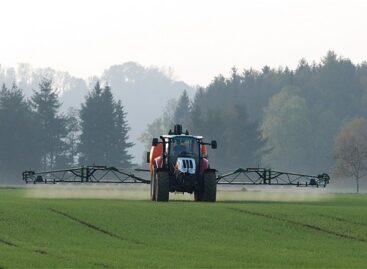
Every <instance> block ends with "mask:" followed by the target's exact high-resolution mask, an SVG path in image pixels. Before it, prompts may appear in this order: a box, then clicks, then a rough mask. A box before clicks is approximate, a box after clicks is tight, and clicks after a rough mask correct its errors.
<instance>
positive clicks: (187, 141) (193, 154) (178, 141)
mask: <svg viewBox="0 0 367 269" xmlns="http://www.w3.org/2000/svg"><path fill="white" fill-rule="evenodd" d="M199 149H200V147H199V144H198V142H197V141H196V139H194V138H191V137H174V138H172V139H171V144H170V155H171V156H172V157H173V158H174V159H177V158H178V157H190V158H195V159H198V158H199Z"/></svg>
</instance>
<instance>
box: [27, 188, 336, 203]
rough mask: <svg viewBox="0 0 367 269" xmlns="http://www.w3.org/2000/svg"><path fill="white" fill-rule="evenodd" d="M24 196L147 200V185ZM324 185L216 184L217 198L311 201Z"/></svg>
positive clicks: (182, 197)
mask: <svg viewBox="0 0 367 269" xmlns="http://www.w3.org/2000/svg"><path fill="white" fill-rule="evenodd" d="M25 196H26V197H28V198H46V199H121V200H149V185H134V184H127V185H116V184H80V185H75V184H59V185H58V184H56V185H32V186H27V187H26V191H25ZM331 197H332V194H330V193H328V192H327V191H326V190H325V189H324V188H320V189H316V188H314V189H308V188H307V189H306V188H295V187H293V188H274V187H269V188H267V187H258V188H248V189H245V188H242V187H237V188H236V187H232V188H226V187H220V188H218V192H217V201H284V202H292V201H293V202H307V201H309V202H313V201H320V200H325V199H329V198H331ZM170 200H178V201H186V200H194V197H193V194H188V193H185V194H182V193H170Z"/></svg>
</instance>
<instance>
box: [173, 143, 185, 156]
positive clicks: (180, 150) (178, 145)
mask: <svg viewBox="0 0 367 269" xmlns="http://www.w3.org/2000/svg"><path fill="white" fill-rule="evenodd" d="M185 151H186V146H185V145H184V143H182V142H181V141H180V140H178V141H177V143H176V145H175V146H174V147H173V153H174V154H175V155H176V156H178V155H179V154H181V153H183V152H185Z"/></svg>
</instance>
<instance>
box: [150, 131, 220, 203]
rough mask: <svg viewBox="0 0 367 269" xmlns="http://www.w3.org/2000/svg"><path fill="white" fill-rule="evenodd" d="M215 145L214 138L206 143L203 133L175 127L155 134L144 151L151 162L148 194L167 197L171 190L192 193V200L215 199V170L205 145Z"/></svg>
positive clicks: (155, 199) (162, 197)
mask: <svg viewBox="0 0 367 269" xmlns="http://www.w3.org/2000/svg"><path fill="white" fill-rule="evenodd" d="M207 145H210V146H211V147H212V148H213V149H215V148H217V142H216V141H214V140H213V141H211V143H205V142H204V141H203V137H202V136H193V135H190V134H189V132H188V131H186V132H185V133H183V132H182V126H181V125H175V126H174V131H173V132H172V131H171V130H170V131H169V133H168V135H162V136H161V137H160V140H159V139H158V138H154V139H153V141H152V148H151V151H150V152H148V154H147V162H148V163H149V164H150V174H151V181H150V197H151V200H152V201H168V200H169V193H170V192H188V193H194V197H195V201H205V202H215V200H216V193H217V177H216V170H215V169H212V168H210V166H209V161H208V155H207V149H206V146H207Z"/></svg>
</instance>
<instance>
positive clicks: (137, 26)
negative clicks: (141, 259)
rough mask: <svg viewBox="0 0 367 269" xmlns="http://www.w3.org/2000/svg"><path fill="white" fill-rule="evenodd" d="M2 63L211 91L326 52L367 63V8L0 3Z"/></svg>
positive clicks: (292, 0)
mask: <svg viewBox="0 0 367 269" xmlns="http://www.w3.org/2000/svg"><path fill="white" fill-rule="evenodd" d="M0 3H1V5H0V8H1V15H0V35H1V38H0V64H2V65H3V66H4V65H5V66H15V65H16V64H17V63H21V62H27V63H31V64H32V65H33V66H35V67H47V66H50V67H53V68H55V69H59V70H63V71H69V72H70V73H71V74H73V75H76V76H81V77H84V78H86V77H89V76H92V75H100V74H101V72H102V71H103V70H104V69H105V68H107V67H109V66H110V65H112V64H119V63H123V62H126V61H136V62H139V63H141V64H143V65H146V66H150V65H156V66H160V67H166V68H167V67H172V68H173V69H174V74H175V76H176V78H177V79H181V80H184V81H186V82H187V83H190V84H201V85H205V84H207V83H209V82H210V81H211V79H212V78H213V77H214V76H215V75H217V74H219V73H222V74H225V75H227V74H228V73H229V70H230V68H231V67H232V66H237V67H238V68H240V69H242V68H249V67H254V68H258V69H259V68H261V67H262V66H263V65H266V64H267V65H270V66H272V67H278V66H285V65H287V66H290V67H292V68H294V67H295V66H296V65H297V63H298V61H299V59H300V58H301V57H304V58H306V59H307V60H309V61H313V60H316V61H319V59H320V58H321V57H322V56H324V55H325V54H326V52H327V50H329V49H332V50H334V51H335V52H336V53H337V54H339V55H342V56H345V57H348V58H351V59H352V60H353V61H354V62H357V63H358V62H361V61H363V60H367V15H366V14H367V1H353V0H348V1H336V0H334V1H326V0H325V1H321V0H320V1H310V0H306V1H301V0H299V1H297V0H289V1H288V0H279V1H275V0H274V1H270V0H269V1H255V0H253V1H244V0H242V1H241V0H238V1H234V0H233V1H231V0H222V1H214V0H202V1H200V0H182V1H173V0H170V1H158V0H140V1H139V0H126V1H122V0H120V1H108V0H104V1H91V0H89V1H77V0H74V1H66V0H62V1H35V0H32V1H16V0H9V1H1V2H0Z"/></svg>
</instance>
